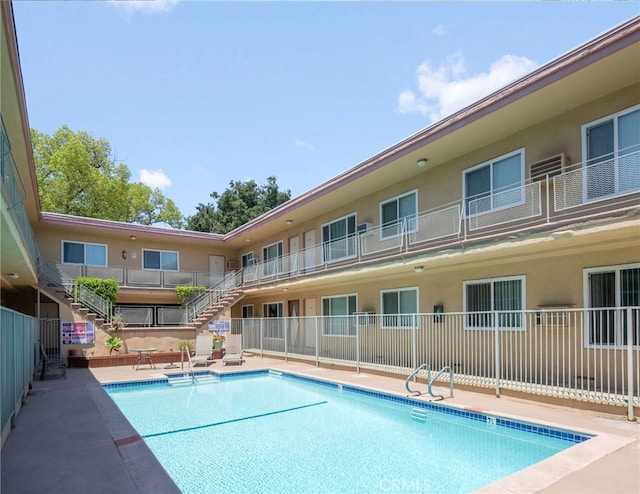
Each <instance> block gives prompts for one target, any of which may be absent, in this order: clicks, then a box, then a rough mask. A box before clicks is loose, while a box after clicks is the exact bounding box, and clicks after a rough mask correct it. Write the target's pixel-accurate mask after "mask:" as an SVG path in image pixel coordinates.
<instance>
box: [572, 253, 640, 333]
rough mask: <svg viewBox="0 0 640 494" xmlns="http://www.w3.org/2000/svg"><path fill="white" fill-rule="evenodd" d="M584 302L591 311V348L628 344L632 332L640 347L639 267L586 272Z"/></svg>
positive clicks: (600, 269) (589, 270) (610, 268)
mask: <svg viewBox="0 0 640 494" xmlns="http://www.w3.org/2000/svg"><path fill="white" fill-rule="evenodd" d="M585 299H586V303H585V306H587V307H589V308H590V309H591V310H590V311H589V318H588V319H589V331H588V339H587V341H586V342H587V344H588V345H626V344H627V343H628V340H627V338H628V335H629V332H631V334H632V337H633V341H632V342H633V344H634V345H638V344H640V321H639V320H640V313H639V311H638V308H637V307H638V306H640V265H628V266H616V267H606V268H598V269H588V270H585ZM627 307H634V308H633V309H630V308H627ZM628 311H632V313H631V325H632V329H631V331H629V324H628V318H629V313H628Z"/></svg>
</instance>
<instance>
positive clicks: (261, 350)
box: [260, 317, 264, 357]
mask: <svg viewBox="0 0 640 494" xmlns="http://www.w3.org/2000/svg"><path fill="white" fill-rule="evenodd" d="M260 357H264V317H261V318H260Z"/></svg>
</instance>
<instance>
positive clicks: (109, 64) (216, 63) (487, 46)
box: [13, 1, 640, 216]
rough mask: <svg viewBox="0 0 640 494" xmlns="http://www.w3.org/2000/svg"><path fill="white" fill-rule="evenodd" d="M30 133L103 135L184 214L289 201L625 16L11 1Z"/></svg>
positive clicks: (418, 6) (612, 7)
mask: <svg viewBox="0 0 640 494" xmlns="http://www.w3.org/2000/svg"><path fill="white" fill-rule="evenodd" d="M13 5H14V12H15V19H16V29H17V33H18V42H19V49H20V60H21V64H22V72H23V78H24V85H25V93H26V99H27V111H28V115H29V122H30V125H31V127H32V128H35V129H37V130H39V131H41V132H46V133H48V134H52V133H53V132H55V130H56V129H58V128H60V127H61V126H62V125H67V126H69V127H70V128H71V129H73V130H76V131H77V130H86V131H88V132H90V133H91V134H93V135H94V136H95V137H96V138H98V137H104V138H105V139H107V140H108V141H109V142H110V143H111V145H112V148H113V151H114V153H115V156H116V158H117V159H118V160H120V161H122V162H124V163H126V164H127V165H128V166H129V168H130V169H131V171H132V180H133V181H142V182H144V183H147V184H148V185H151V186H152V187H155V186H157V187H160V188H161V189H162V191H163V193H164V194H165V195H166V196H167V197H169V198H171V199H173V200H174V201H175V203H176V204H177V206H178V207H179V208H180V210H181V212H182V213H183V214H184V215H185V216H190V215H193V214H195V213H196V206H197V205H198V204H199V203H208V202H210V201H211V199H210V197H209V194H210V193H211V192H213V191H217V192H219V193H222V192H224V190H226V189H227V188H228V185H229V182H230V181H232V180H242V181H244V180H249V179H254V180H256V182H258V183H265V182H266V178H267V177H268V176H270V175H274V176H276V178H277V182H278V185H279V186H280V188H281V189H283V190H286V189H289V190H291V192H292V195H293V196H294V197H295V196H297V195H300V194H302V193H303V192H305V191H307V190H309V189H310V188H312V187H314V186H316V185H319V184H320V183H322V182H324V181H325V180H328V179H330V178H332V177H334V176H335V175H337V174H339V173H341V172H342V171H344V170H346V169H348V168H351V167H352V166H355V165H357V164H358V163H360V162H361V161H363V160H365V159H367V158H369V157H371V156H372V155H374V154H376V153H377V152H379V151H381V150H383V149H385V148H387V147H388V146H391V145H392V144H394V143H396V142H398V141H400V140H402V139H403V138H405V137H408V136H409V135H411V134H414V133H415V132H417V131H419V130H420V129H422V128H424V127H426V126H428V125H430V124H431V123H433V122H435V121H437V120H439V119H441V118H443V117H445V116H446V115H447V114H451V113H452V112H454V111H456V110H458V109H460V108H462V107H464V106H466V105H468V104H470V103H472V102H473V101H475V100H477V99H479V98H481V97H482V96H484V95H486V94H488V93H490V92H491V91H494V90H496V89H498V88H499V87H501V86H504V85H505V84H507V83H508V82H510V81H511V80H515V79H516V78H518V77H520V76H522V75H524V74H526V73H528V72H530V71H531V70H533V69H535V68H536V67H538V66H540V65H542V64H544V63H546V62H549V61H550V60H552V59H554V58H556V57H558V56H560V55H562V54H563V53H565V52H567V51H569V50H571V49H573V48H575V47H577V46H579V45H580V44H582V43H584V42H586V41H588V40H589V39H591V38H593V37H595V36H597V35H599V34H601V33H603V32H604V31H606V30H608V29H609V28H611V27H613V26H615V25H617V24H620V23H621V22H624V21H625V20H628V19H630V18H631V17H633V16H636V15H638V14H639V13H640V3H639V2H637V1H629V2H471V1H470V2H268V1H262V2H242V1H240V2H215V1H210V2H205V1H200V2H195V1H180V2H176V1H142V2H140V1H138V2H111V1H105V2H66V1H65V2H57V1H48V2H42V1H37V2H32V1H20V2H14V4H13Z"/></svg>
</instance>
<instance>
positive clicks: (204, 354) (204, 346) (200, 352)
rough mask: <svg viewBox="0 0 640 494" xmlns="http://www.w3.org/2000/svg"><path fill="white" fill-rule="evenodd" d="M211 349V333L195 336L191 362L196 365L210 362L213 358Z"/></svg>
mask: <svg viewBox="0 0 640 494" xmlns="http://www.w3.org/2000/svg"><path fill="white" fill-rule="evenodd" d="M212 350H213V335H210V334H199V335H198V336H197V337H196V354H195V355H193V356H192V357H191V363H192V364H193V365H194V366H196V365H198V364H205V365H206V364H211V363H213V361H214V360H213V358H211V353H212Z"/></svg>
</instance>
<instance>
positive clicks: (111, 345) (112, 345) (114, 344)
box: [104, 336, 122, 355]
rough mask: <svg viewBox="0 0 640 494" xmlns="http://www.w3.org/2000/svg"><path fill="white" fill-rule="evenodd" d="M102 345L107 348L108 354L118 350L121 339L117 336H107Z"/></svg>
mask: <svg viewBox="0 0 640 494" xmlns="http://www.w3.org/2000/svg"><path fill="white" fill-rule="evenodd" d="M104 346H106V347H107V348H108V349H109V355H111V354H112V353H113V352H119V351H120V349H121V348H122V340H121V339H120V338H118V337H117V336H109V337H108V338H107V339H106V340H105V342H104Z"/></svg>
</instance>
